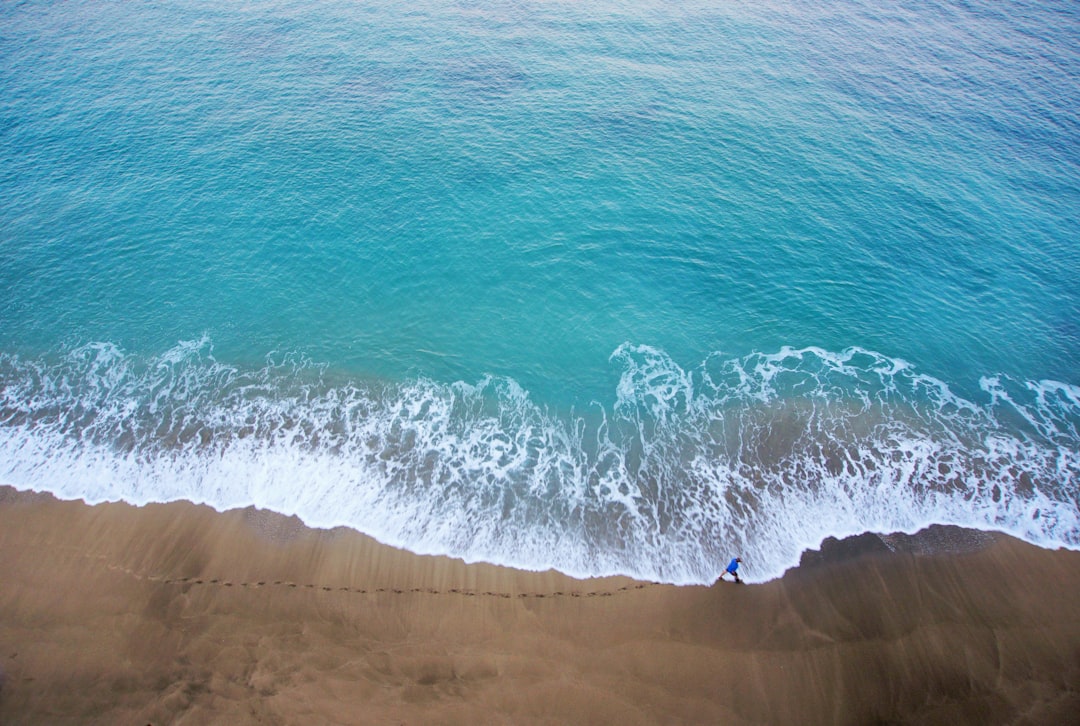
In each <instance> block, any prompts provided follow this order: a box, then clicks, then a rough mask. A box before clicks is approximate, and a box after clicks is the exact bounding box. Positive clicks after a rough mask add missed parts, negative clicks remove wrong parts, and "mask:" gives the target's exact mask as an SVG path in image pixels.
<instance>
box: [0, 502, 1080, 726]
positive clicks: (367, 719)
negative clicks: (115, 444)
mask: <svg viewBox="0 0 1080 726" xmlns="http://www.w3.org/2000/svg"><path fill="white" fill-rule="evenodd" d="M828 545H829V546H826V547H823V549H822V551H821V552H817V553H811V554H809V555H807V556H806V557H804V562H803V565H802V566H800V567H799V568H797V569H794V570H791V571H789V572H788V573H787V575H785V576H784V577H783V578H781V579H780V580H776V581H773V582H769V583H767V584H763V585H735V584H732V583H719V584H716V585H714V586H712V587H673V586H668V585H657V584H653V583H643V582H636V581H633V580H630V579H625V578H607V579H598V580H587V581H582V580H574V579H572V578H569V577H566V576H563V575H560V574H558V573H554V572H545V573H533V572H521V571H516V570H512V569H507V568H501V567H495V566H490V565H483V564H465V563H463V562H460V561H455V560H451V559H448V558H443V557H425V556H417V555H413V554H410V553H407V552H403V551H399V550H395V549H393V548H391V547H387V546H384V545H381V544H379V543H377V542H374V541H373V540H371V539H370V538H367V537H365V536H363V535H360V534H358V533H356V532H352V531H349V530H344V529H340V530H331V531H322V530H312V529H308V528H306V527H304V526H303V525H302V524H301V523H300V522H299V521H297V520H295V519H290V518H286V517H282V516H279V515H275V514H270V513H266V512H260V511H256V510H253V509H247V510H236V511H229V512H225V513H217V512H215V511H213V510H212V509H210V508H207V507H202V506H195V505H191V504H187V503H173V504H163V505H149V506H146V507H141V508H137V507H133V506H129V505H125V504H103V505H97V506H87V505H85V504H83V503H79V502H61V501H57V500H55V499H54V498H52V497H51V496H48V495H41V494H32V493H20V492H16V491H15V490H13V489H10V488H2V489H0V648H2V650H0V684H2V685H0V723H3V724H8V725H13V724H37V723H50V724H64V723H78V724H154V725H155V726H157V725H158V724H170V723H177V724H206V723H222V724H224V723H229V724H236V723H282V724H291V723H332V724H367V723H372V724H402V723H404V724H425V723H431V724H434V723H440V724H442V723H460V724H476V723H507V724H519V723H619V724H652V723H724V724H741V723H757V724H787V723H792V724H793V723H802V724H818V723H821V724H825V723H828V724H865V723H877V722H886V723H888V722H902V723H951V724H961V723H994V724H998V723H1000V724H1005V723H1030V724H1063V723H1068V722H1070V720H1072V722H1075V721H1074V719H1075V718H1076V714H1077V713H1080V599H1078V595H1080V553H1076V552H1070V551H1057V552H1053V551H1046V550H1041V549H1038V548H1036V547H1033V546H1030V545H1028V544H1025V543H1023V542H1019V541H1017V540H1015V539H1012V538H1010V537H1007V536H1004V535H993V536H988V535H979V534H974V533H964V532H962V531H952V530H947V529H944V530H931V531H929V532H928V533H925V534H923V535H920V536H916V537H906V536H895V537H875V536H869V535H868V536H864V537H861V538H855V539H852V540H847V541H845V542H831V543H828ZM943 549H944V550H948V551H947V552H945V553H944V554H941V553H940V551H941V550H943ZM931 550H936V551H938V552H939V554H927V552H928V551H931ZM743 554H744V555H746V556H747V559H748V560H749V561H751V562H752V553H743Z"/></svg>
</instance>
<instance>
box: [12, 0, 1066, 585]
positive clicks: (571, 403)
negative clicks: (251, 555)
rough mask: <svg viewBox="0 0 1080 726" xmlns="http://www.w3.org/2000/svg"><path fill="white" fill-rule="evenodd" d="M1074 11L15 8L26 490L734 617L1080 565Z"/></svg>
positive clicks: (640, 6) (16, 306) (1023, 6)
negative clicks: (940, 531) (863, 558)
mask: <svg viewBox="0 0 1080 726" xmlns="http://www.w3.org/2000/svg"><path fill="white" fill-rule="evenodd" d="M1078 18H1080V13H1077V11H1076V10H1075V8H1074V7H1073V6H1072V5H1071V4H1069V3H1050V4H1047V3H1023V2H1007V3H989V2H986V3H948V2H915V3H907V4H904V5H903V6H902V7H897V8H892V7H879V6H878V5H876V4H872V3H866V2H855V1H851V2H836V3H829V4H826V6H825V7H820V8H807V7H802V6H800V5H799V4H785V3H771V4H769V3H766V4H760V3H758V4H754V6H753V7H745V6H744V4H734V3H730V4H729V3H700V4H695V3H689V4H680V6H679V7H678V8H672V7H667V6H666V5H665V4H660V3H650V2H629V3H619V4H615V3H605V2H585V3H559V2H545V3H535V4H532V3H521V2H435V3H425V4H424V6H423V8H422V9H417V8H416V7H413V4H409V3H400V2H382V3H364V4H356V3H345V2H339V3H334V2H325V3H322V2H292V3H280V4H260V5H257V6H251V5H249V4H245V3H234V2H220V3H214V4H171V3H124V4H116V5H100V4H97V3H68V4H65V5H63V6H57V5H54V4H50V3H20V4H5V5H4V6H3V7H2V8H0V386H2V389H0V390H2V393H0V479H2V480H3V481H4V482H6V483H9V484H13V485H15V486H18V487H23V488H34V489H44V490H48V491H52V492H54V493H57V494H58V495H60V496H65V497H78V498H85V499H88V500H90V501H99V500H104V499H124V500H127V501H132V502H146V501H160V500H171V499H190V500H194V501H201V502H207V503H210V504H212V505H214V506H217V507H220V508H224V507H229V506H247V505H249V504H256V505H258V506H263V507H268V508H272V509H276V510H278V511H283V512H287V513H297V514H299V515H300V516H301V517H303V518H304V519H305V520H306V521H308V522H309V523H311V524H315V525H320V526H329V525H334V524H345V525H348V526H352V527H355V528H357V529H360V530H363V531H365V532H368V533H370V534H373V535H375V536H377V537H379V538H380V539H383V540H384V541H387V542H391V543H393V544H398V545H402V546H405V547H409V548H410V549H413V550H415V551H421V552H444V553H449V554H452V555H456V556H460V557H465V558H467V559H484V560H489V561H496V562H503V563H508V564H515V565H520V566H526V567H534V568H543V567H549V566H554V567H558V568H560V569H562V570H565V571H568V572H571V573H574V574H606V573H609V572H621V573H627V574H633V575H638V576H642V577H648V578H653V579H663V580H669V581H674V582H707V581H710V580H711V578H713V577H715V575H716V574H717V573H718V572H719V571H720V570H721V569H722V567H723V565H724V564H725V563H726V561H727V559H728V558H729V556H730V553H731V552H733V551H738V552H741V553H742V554H743V557H744V559H745V560H746V562H747V568H748V569H749V570H750V575H751V577H752V578H753V579H767V578H769V577H772V576H775V575H777V574H779V573H780V572H782V571H783V569H784V568H785V567H787V566H790V565H791V564H793V563H794V562H796V561H797V560H798V554H799V552H800V551H801V550H802V549H803V548H805V547H807V546H816V544H817V543H818V542H820V540H821V539H822V537H824V536H827V535H843V534H847V533H852V532H861V531H864V530H866V529H886V530H895V529H907V530H911V529H914V528H917V527H919V526H922V525H925V524H929V523H931V522H948V523H958V524H965V525H968V526H976V527H983V528H997V529H1005V530H1007V531H1010V532H1013V533H1015V534H1018V535H1019V536H1022V537H1024V538H1025V539H1028V540H1029V541H1032V542H1035V543H1037V544H1041V545H1044V546H1059V545H1065V546H1070V547H1076V546H1078V545H1080V506H1078V504H1077V502H1078V500H1080V388H1078V387H1077V383H1080V285H1078V284H1077V283H1076V280H1077V279H1080V244H1078V240H1080V223H1078V222H1077V220H1076V214H1075V212H1076V210H1077V209H1080V117H1078V112H1077V110H1078V108H1080V22H1078Z"/></svg>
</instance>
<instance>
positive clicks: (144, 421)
mask: <svg viewBox="0 0 1080 726" xmlns="http://www.w3.org/2000/svg"><path fill="white" fill-rule="evenodd" d="M610 362H611V365H613V366H615V367H616V369H617V370H618V372H619V382H618V385H617V387H616V390H615V392H614V400H613V401H612V402H609V403H605V402H598V401H590V402H585V403H584V404H582V406H581V408H580V410H574V411H570V412H557V411H554V410H552V409H551V408H549V407H548V406H546V405H544V404H543V403H542V402H537V401H535V400H533V398H532V396H531V395H530V392H529V391H527V390H525V389H523V388H522V387H521V386H520V385H519V384H518V383H516V382H515V381H514V380H512V379H508V378H504V377H496V376H487V377H484V378H482V379H480V380H478V381H475V382H472V383H467V382H462V381H457V382H449V383H448V382H440V381H434V380H429V379H425V378H415V379H411V380H406V381H379V380H358V379H348V378H346V377H344V376H342V375H341V374H339V373H337V372H334V371H331V370H329V369H327V368H326V367H325V366H320V365H317V364H315V363H314V362H312V361H311V360H308V359H306V358H304V357H303V356H298V355H285V356H270V357H268V359H267V361H266V363H265V365H263V366H261V367H256V368H250V369H245V368H242V367H240V366H236V365H230V364H228V363H225V362H221V361H219V360H217V359H216V358H215V356H214V352H213V346H212V344H211V341H210V340H208V339H206V338H203V339H199V340H195V341H188V342H183V343H180V344H178V345H177V346H175V347H174V348H172V349H171V350H168V351H166V352H164V353H162V354H160V355H158V356H156V357H152V358H145V357H139V356H136V355H133V354H129V353H126V352H125V351H123V350H122V349H120V348H119V347H117V346H115V345H112V344H109V343H94V344H88V345H83V346H80V347H77V348H73V349H68V350H65V351H60V352H57V353H55V354H54V355H51V356H41V357H37V358H29V357H25V356H16V355H10V354H5V355H2V356H0V385H2V393H0V480H2V481H3V482H4V483H7V484H11V485H13V486H16V487H19V488H23V489H37V490H46V491H50V492H52V493H54V494H56V495H57V496H60V497H64V498H79V499H85V500H87V501H88V502H100V501H115V500H123V501H127V502H131V503H134V504H144V503H147V502H155V501H170V500H179V499H183V500H190V501H194V502H199V503H205V504H209V505H211V506H213V507H215V508H217V509H227V508H232V507H244V506H249V505H254V506H257V507H261V508H265V509H271V510H274V511H277V512H281V513H284V514H295V515H298V516H299V517H301V518H302V519H303V520H304V521H305V522H307V523H308V524H310V525H312V526H317V527H332V526H338V525H344V526H348V527H352V528H355V529H358V530H360V531H363V532H365V533H368V534H370V535H372V536H374V537H376V538H377V539H379V540H381V541H383V542H386V543H389V544H393V545H396V546H401V547H404V548H407V549H410V550H412V551H415V552H420V553H438V554H447V555H452V556H456V557H461V558H464V559H466V560H469V561H477V560H484V561H489V562H495V563H501V564H507V565H513V566H517V567H523V568H527V569H546V568H548V567H554V568H557V569H559V570H562V571H564V572H567V573H569V574H573V575H578V576H596V575H607V574H616V573H618V574H627V575H632V576H635V577H639V578H644V579H649V580H660V581H666V582H675V583H707V582H711V581H712V580H713V579H715V577H716V576H717V575H718V573H719V572H720V570H721V569H722V567H723V565H724V563H726V561H727V559H728V558H729V557H730V556H731V555H732V554H740V555H742V557H743V558H744V560H745V562H746V570H747V574H748V576H749V579H751V580H766V579H770V578H773V577H776V576H779V575H780V574H782V573H783V571H784V570H785V569H786V568H788V567H790V566H792V565H794V564H796V563H797V562H798V560H799V556H800V553H801V552H802V551H804V550H805V549H808V548H812V547H817V546H818V545H819V544H820V543H821V541H822V540H823V539H824V538H825V537H827V536H835V537H843V536H846V535H850V534H856V533H860V532H864V531H868V530H869V531H881V532H892V531H905V532H913V531H915V530H917V529H919V528H921V527H924V526H926V525H929V524H932V523H940V524H957V525H962V526H967V527H974V528H980V529H995V530H1003V531H1007V532H1009V533H1011V534H1014V535H1016V536H1018V537H1021V538H1023V539H1025V540H1027V541H1029V542H1032V543H1034V544H1038V545H1042V546H1046V547H1058V546H1065V547H1077V546H1080V510H1078V506H1077V502H1078V501H1080V495H1078V483H1080V391H1078V389H1077V388H1076V387H1075V386H1071V385H1067V384H1063V383H1059V382H1053V381H1043V382H1021V381H1015V380H1012V379H1010V378H1008V377H1006V376H988V377H985V378H983V379H982V380H981V381H980V386H981V391H982V393H983V394H984V395H985V400H982V401H974V400H969V399H967V398H964V397H961V396H959V395H957V394H955V393H954V392H953V391H952V390H951V389H950V387H949V386H948V385H946V384H945V383H944V382H942V381H940V380H937V379H935V378H932V377H930V376H927V375H925V374H922V373H920V372H918V371H917V370H916V369H915V367H914V366H912V365H910V364H908V363H906V362H904V361H902V360H897V359H892V358H888V357H886V356H883V355H880V354H878V353H875V352H873V351H868V350H862V349H858V348H851V349H848V350H845V351H842V352H830V351H826V350H822V349H818V348H802V349H795V348H783V349H781V350H780V351H777V352H775V353H771V354H764V353H759V354H753V355H749V356H744V357H728V356H724V355H721V354H714V355H712V356H710V357H709V358H707V359H706V360H705V361H704V362H702V363H701V364H700V365H698V366H697V367H695V368H692V369H684V368H682V367H680V366H679V365H677V364H676V363H675V362H674V361H673V360H672V359H671V358H670V357H669V356H668V355H667V354H666V353H665V352H664V351H662V350H659V349H656V348H652V347H649V346H645V345H632V344H624V345H622V346H620V347H619V348H618V349H617V350H615V351H614V352H613V354H612V355H611V361H610Z"/></svg>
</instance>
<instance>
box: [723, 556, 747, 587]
mask: <svg viewBox="0 0 1080 726" xmlns="http://www.w3.org/2000/svg"><path fill="white" fill-rule="evenodd" d="M741 562H742V558H741V557H734V558H732V560H731V562H729V563H728V566H727V569H726V570H724V571H723V572H721V573H720V579H721V580H723V579H724V575H731V576H732V577H734V578H735V582H739V583H741V582H742V580H740V579H739V564H740V563H741Z"/></svg>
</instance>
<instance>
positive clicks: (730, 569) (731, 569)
mask: <svg viewBox="0 0 1080 726" xmlns="http://www.w3.org/2000/svg"><path fill="white" fill-rule="evenodd" d="M737 569H739V560H738V558H736V559H733V560H732V561H731V562H729V563H728V565H727V571H728V572H730V573H731V574H733V575H734V574H735V570H737Z"/></svg>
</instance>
